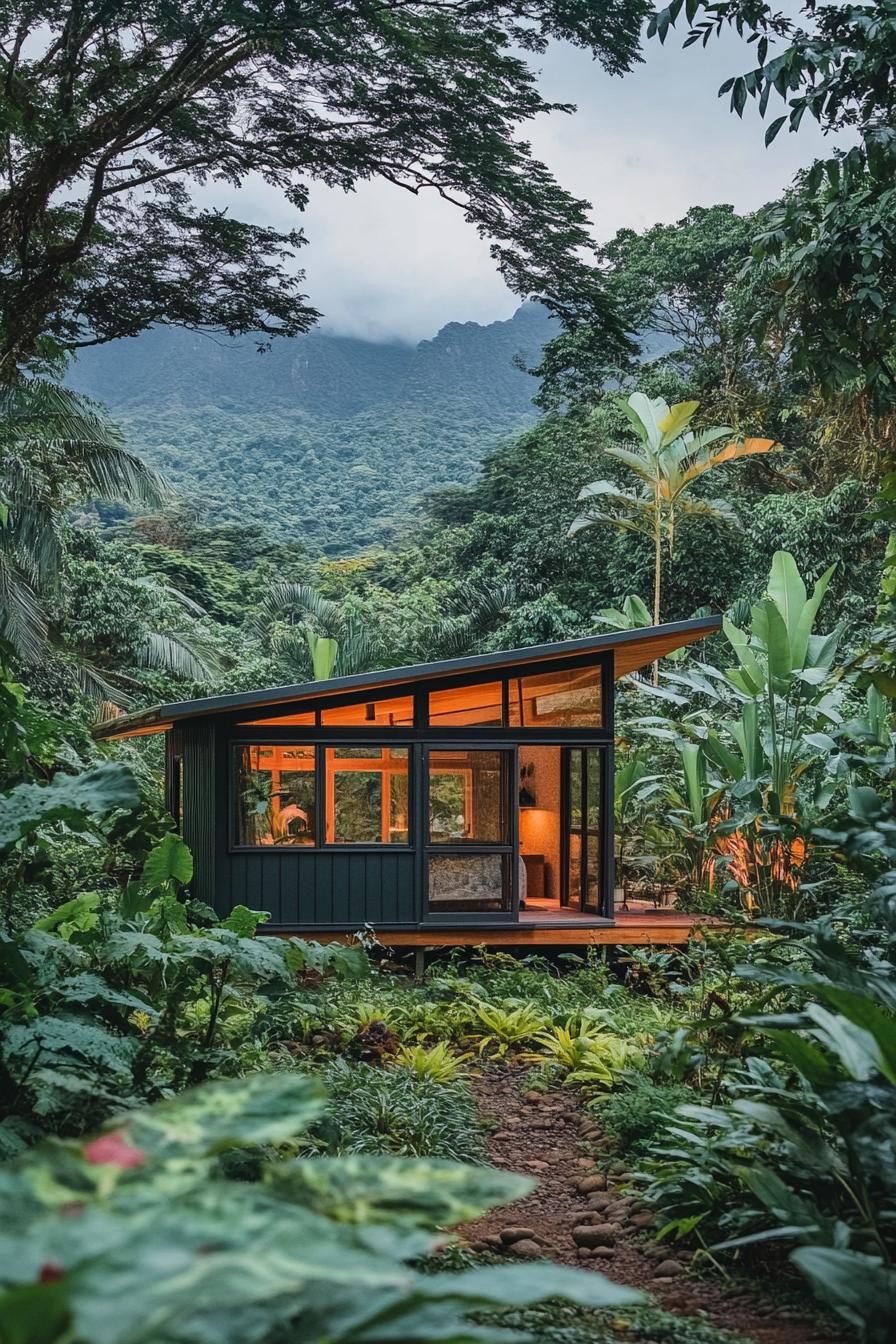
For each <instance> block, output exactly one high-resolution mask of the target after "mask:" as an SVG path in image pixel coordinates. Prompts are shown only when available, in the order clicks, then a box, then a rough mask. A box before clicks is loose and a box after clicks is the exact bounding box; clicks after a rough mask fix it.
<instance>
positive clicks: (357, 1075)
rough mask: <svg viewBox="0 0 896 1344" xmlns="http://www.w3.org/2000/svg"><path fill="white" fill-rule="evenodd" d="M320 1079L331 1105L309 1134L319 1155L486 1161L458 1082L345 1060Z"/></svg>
mask: <svg viewBox="0 0 896 1344" xmlns="http://www.w3.org/2000/svg"><path fill="white" fill-rule="evenodd" d="M323 1076H324V1080H325V1082H326V1086H327V1090H328V1092H329V1094H330V1105H329V1107H328V1109H327V1112H326V1115H325V1116H324V1117H323V1119H322V1120H321V1121H320V1122H319V1123H318V1124H316V1125H315V1127H314V1130H313V1137H314V1141H315V1143H316V1145H317V1147H318V1149H319V1150H322V1151H327V1152H330V1153H394V1154H395V1155H397V1156H401V1157H443V1158H451V1159H452V1160H454V1161H470V1162H481V1161H483V1160H484V1157H485V1145H484V1143H483V1139H482V1130H481V1127H480V1123H479V1119H478V1117H477V1114H476V1106H475V1104H474V1101H473V1098H472V1096H471V1095H470V1092H469V1090H468V1088H467V1087H466V1086H464V1085H463V1084H462V1083H448V1084H446V1083H442V1082H437V1081H436V1080H435V1079H434V1078H432V1077H431V1076H430V1075H423V1076H418V1075H416V1074H414V1073H411V1072H410V1071H409V1070H407V1069H401V1068H393V1069H377V1068H374V1067H372V1066H371V1065H369V1064H348V1063H347V1062H346V1061H345V1060H337V1061H336V1063H335V1064H333V1065H331V1067H330V1068H329V1069H328V1070H327V1071H326V1073H325V1074H324V1075H323Z"/></svg>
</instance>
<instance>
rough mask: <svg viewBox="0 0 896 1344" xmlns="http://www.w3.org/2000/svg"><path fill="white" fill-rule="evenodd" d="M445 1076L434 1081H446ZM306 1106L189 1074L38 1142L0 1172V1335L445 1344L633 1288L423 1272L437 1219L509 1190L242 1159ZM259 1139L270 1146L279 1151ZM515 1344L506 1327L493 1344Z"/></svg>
mask: <svg viewBox="0 0 896 1344" xmlns="http://www.w3.org/2000/svg"><path fill="white" fill-rule="evenodd" d="M444 1090H445V1089H441V1091H442V1092H444ZM323 1104H324V1098H323V1095H322V1092H321V1089H320V1087H319V1085H318V1084H317V1083H316V1082H315V1081H314V1080H313V1079H310V1078H306V1077H304V1076H302V1075H300V1074H297V1073H295V1072H293V1073H289V1074H287V1073H279V1074H269V1075H261V1074H257V1075H254V1076H253V1077H249V1078H242V1079H238V1080H236V1081H230V1082H227V1083H216V1084H210V1085H206V1086H205V1087H202V1088H199V1089H197V1090H195V1091H193V1092H187V1093H185V1094H184V1095H182V1096H180V1097H177V1098H175V1099H173V1100H172V1101H168V1102H164V1103H162V1104H161V1105H158V1106H155V1107H152V1108H150V1109H146V1110H140V1111H132V1112H131V1113H130V1114H129V1115H127V1116H125V1117H123V1118H122V1117H119V1118H118V1119H117V1120H116V1122H115V1125H114V1127H112V1128H110V1129H108V1130H107V1131H106V1132H105V1133H103V1134H101V1135H99V1136H98V1137H95V1138H93V1139H91V1140H90V1141H89V1142H87V1143H83V1142H77V1143H76V1142H70V1143H60V1142H55V1143H43V1144H40V1145H39V1146H38V1147H36V1148H34V1149H32V1150H30V1151H29V1152H27V1153H25V1154H24V1155H23V1156H22V1157H21V1158H19V1159H18V1160H16V1161H14V1162H10V1163H7V1164H5V1165H4V1167H3V1169H2V1181H0V1229H2V1230H0V1335H2V1337H3V1339H4V1340H15V1341H17V1344H65V1342H66V1341H70V1340H78V1341H80V1342H81V1344H135V1341H138V1340H144V1341H145V1340H150V1339H151V1340H153V1341H162V1340H177V1341H179V1344H207V1342H208V1341H209V1340H214V1341H216V1344H274V1342H275V1341H278V1340H279V1341H282V1340H284V1339H299V1338H301V1339H302V1340H303V1341H306V1344H320V1342H321V1341H327V1342H328V1344H341V1342H343V1341H344V1342H345V1344H348V1341H352V1344H375V1341H382V1340H383V1339H386V1338H388V1339H394V1340H399V1339H403V1340H424V1339H435V1338H438V1339H439V1340H440V1341H442V1344H463V1342H464V1341H469V1340H471V1339H473V1338H485V1337H490V1336H484V1335H482V1333H481V1332H480V1331H478V1330H476V1328H475V1327H474V1326H473V1325H472V1324H471V1323H470V1321H469V1316H470V1313H472V1312H476V1311H483V1310H507V1309H509V1308H510V1307H514V1308H516V1309H519V1308H524V1307H527V1306H530V1305H534V1304H535V1303H537V1302H541V1301H547V1300H553V1299H557V1298H559V1299H563V1300H566V1301H568V1302H570V1303H575V1304H576V1305H577V1306H578V1307H579V1308H595V1307H598V1308H603V1307H611V1308H616V1307H619V1306H623V1307H624V1306H628V1305H630V1304H632V1303H636V1302H638V1301H640V1300H642V1299H641V1295H640V1294H638V1293H636V1292H633V1290H631V1289H629V1288H623V1287H620V1286H619V1285H616V1284H612V1283H610V1282H608V1281H607V1280H606V1279H604V1278H602V1277H601V1275H599V1274H595V1273H593V1272H591V1271H589V1272H587V1273H583V1272H582V1271H580V1270H574V1269H567V1268H564V1267H562V1266H559V1265H551V1264H547V1263H542V1264H540V1265H537V1266H536V1265H525V1266H524V1265H506V1266H504V1265H502V1266H480V1267H477V1268H475V1269H470V1270H467V1271H466V1272H460V1273H456V1274H450V1273H449V1274H445V1273H435V1274H429V1275H427V1274H421V1273H419V1272H418V1271H417V1270H416V1269H415V1267H414V1262H415V1261H416V1259H417V1258H418V1257H419V1256H420V1255H421V1254H425V1253H426V1252H427V1251H431V1250H432V1249H433V1248H434V1247H435V1245H436V1244H437V1242H438V1241H441V1240H442V1239H443V1237H444V1232H443V1231H442V1229H444V1228H445V1227H451V1226H454V1225H456V1224H457V1223H460V1222H463V1221H466V1220H468V1219H471V1218H475V1217H478V1216H479V1215H481V1214H482V1213H484V1212H485V1211H486V1210H488V1209H490V1208H493V1207H494V1206H495V1205H497V1204H501V1203H504V1202H506V1201H508V1200H511V1199H516V1198H519V1197H520V1195H522V1194H524V1193H525V1192H526V1191H527V1190H528V1189H529V1187H530V1183H529V1182H528V1181H526V1180H524V1179H523V1178H521V1177H518V1176H512V1175H509V1174H507V1173H505V1172H497V1171H492V1170H490V1169H488V1168H482V1167H480V1168H476V1169H474V1168H464V1167H461V1166H455V1165H453V1164H450V1163H445V1162H417V1161H406V1160H401V1159H396V1158H392V1159H387V1158H377V1159H370V1158H363V1157H348V1158H335V1159H329V1158H324V1159H320V1158H311V1159H308V1158H305V1159H301V1158H300V1159H298V1160H293V1161H284V1160H283V1159H282V1158H280V1159H279V1160H276V1158H275V1160H272V1161H266V1160H262V1161H261V1162H260V1169H259V1173H258V1174H259V1175H260V1176H261V1178H262V1179H260V1180H246V1179H229V1178H228V1176H227V1172H226V1168H225V1166H224V1164H223V1163H222V1161H221V1157H220V1154H222V1153H224V1152H232V1151H234V1150H235V1149H236V1150H240V1149H241V1150H243V1151H247V1150H250V1149H254V1150H255V1151H256V1152H260V1153H261V1154H262V1157H263V1154H264V1149H263V1148H262V1147H260V1145H276V1146H279V1145H282V1144H284V1143H292V1142H293V1141H294V1140H295V1138H296V1137H297V1136H299V1135H301V1134H302V1133H303V1131H305V1129H306V1127H307V1125H308V1124H309V1122H312V1121H313V1119H314V1116H315V1114H316V1113H318V1112H319V1111H320V1108H321V1106H322V1105H323ZM276 1146H275V1147H274V1148H273V1149H272V1153H273V1154H274V1155H276V1154H277V1152H278V1147H276ZM521 1338H526V1336H522V1337H521V1336H520V1335H518V1334H516V1333H509V1332H508V1334H507V1339H508V1341H509V1342H510V1344H513V1341H515V1340H519V1339H521Z"/></svg>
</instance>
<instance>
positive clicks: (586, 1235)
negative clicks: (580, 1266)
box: [572, 1223, 617, 1249]
mask: <svg viewBox="0 0 896 1344" xmlns="http://www.w3.org/2000/svg"><path fill="white" fill-rule="evenodd" d="M616 1231H617V1229H616V1227H615V1226H614V1225H613V1224H612V1223H598V1224H597V1226H596V1227H590V1226H588V1225H586V1224H582V1223H580V1224H579V1226H578V1227H574V1228H573V1230H572V1239H573V1241H574V1242H575V1244H576V1245H577V1246H587V1247H588V1248H589V1249H593V1248H594V1247H595V1246H612V1245H613V1243H614V1242H615V1240H616Z"/></svg>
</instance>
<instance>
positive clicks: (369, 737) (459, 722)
mask: <svg viewBox="0 0 896 1344" xmlns="http://www.w3.org/2000/svg"><path fill="white" fill-rule="evenodd" d="M720 625H721V620H720V618H718V617H705V618H701V619H695V620H690V621H680V622H677V623H675V624H670V625H659V626H653V627H649V628H645V629H639V630H623V631H613V632H612V633H608V634H601V635H592V636H587V637H585V638H583V639H574V640H567V641H564V642H562V643H556V644H547V645H542V646H540V647H536V648H525V649H514V650H511V651H509V652H501V653H487V654H477V655H474V656H472V657H466V658H455V659H450V660H447V661H442V662H435V663H424V664H420V665H419V666H414V667H401V668H392V669H388V670H385V671H378V672H366V673H362V674H360V675H355V676H344V677H336V678H333V679H331V680H329V681H319V682H310V683H306V684H304V685H297V686H283V687H278V688H275V689H269V690H259V691H248V692H245V693H239V694H235V695H221V696H214V697H211V698H208V699H203V700H188V701H184V702H182V703H180V704H171V705H161V706H159V707H157V708H155V709H152V710H148V711H145V712H141V713H137V714H131V715H122V716H120V717H119V718H116V719H113V720H111V721H109V722H106V723H104V724H102V725H100V726H99V727H98V728H97V729H96V730H95V735H96V736H97V737H98V738H101V739H105V740H109V739H121V738H129V737H134V736H138V735H145V734H151V733H164V735H165V760H166V790H167V802H168V807H169V810H170V812H171V815H172V816H173V817H174V818H175V819H176V822H177V825H178V827H179V828H180V831H181V833H182V835H183V837H184V840H185V841H186V843H187V844H188V845H189V846H190V849H191V850H192V852H193V859H194V878H193V883H192V891H193V895H194V896H195V897H196V898H197V899H198V900H201V901H205V902H206V903H207V904H208V905H210V906H212V907H213V908H214V910H215V911H217V913H218V914H219V915H220V916H222V917H226V915H227V914H228V912H229V911H230V910H231V909H232V908H233V907H234V906H236V905H246V906H249V907H251V908H253V909H261V910H265V911H267V912H269V913H270V922H269V923H268V924H267V925H266V926H265V932H271V933H277V932H280V933H301V934H307V935H311V936H313V937H316V938H320V937H330V938H333V937H350V936H351V935H352V934H354V933H355V932H356V931H357V930H359V929H362V928H363V927H364V926H372V928H373V930H374V931H375V932H376V934H377V935H378V936H380V937H381V938H382V940H383V941H384V942H386V943H388V944H401V943H412V944H415V945H418V946H422V945H425V946H437V945H446V944H454V943H486V942H488V943H497V944H517V945H519V944H521V943H528V944H530V945H543V944H548V943H553V944H564V943H567V944H575V943H588V942H605V941H652V939H651V937H649V936H645V937H643V938H642V937H637V936H631V937H629V938H622V937H621V935H620V936H619V937H617V936H615V934H614V932H613V931H614V929H616V927H617V925H618V924H620V923H621V922H622V918H623V917H622V916H619V917H617V915H616V912H615V911H614V902H613V890H614V874H613V853H614V850H613V742H614V686H615V683H616V682H617V681H618V680H619V678H620V677H626V676H629V675H630V674H632V673H637V672H639V671H643V670H646V669H648V668H649V666H650V664H651V663H652V662H653V661H654V660H655V659H658V658H660V657H662V656H663V655H664V654H668V653H670V652H672V651H673V650H675V649H678V648H681V647H682V646H684V645H686V644H692V643H694V642H695V641H697V640H700V639H703V638H704V637H705V636H707V635H711V634H713V633H714V632H715V631H717V630H718V629H719V627H720ZM681 919H682V917H679V922H678V924H675V922H674V916H673V917H672V920H671V922H670V920H669V917H668V916H667V917H666V931H667V932H668V931H669V929H671V928H673V927H679V928H680V927H682V924H681ZM687 922H688V921H687V920H685V921H684V924H685V925H686V924H687ZM661 940H662V939H661ZM678 940H679V939H677V938H674V939H673V938H670V939H667V941H678Z"/></svg>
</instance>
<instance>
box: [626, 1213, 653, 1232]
mask: <svg viewBox="0 0 896 1344" xmlns="http://www.w3.org/2000/svg"><path fill="white" fill-rule="evenodd" d="M628 1224H629V1227H636V1228H638V1230H639V1231H641V1232H646V1231H647V1229H648V1228H649V1227H655V1226H656V1215H655V1214H653V1213H633V1214H632V1215H631V1216H630V1218H629V1220H628Z"/></svg>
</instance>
